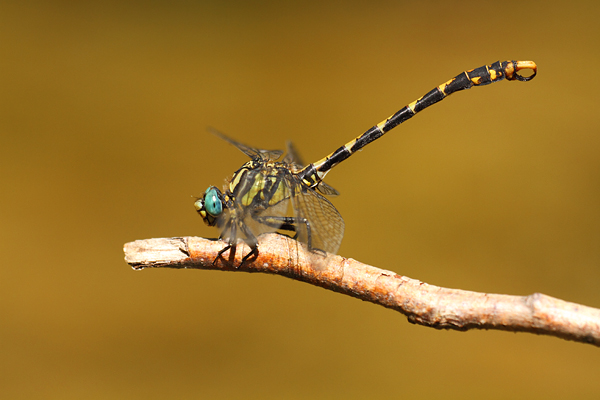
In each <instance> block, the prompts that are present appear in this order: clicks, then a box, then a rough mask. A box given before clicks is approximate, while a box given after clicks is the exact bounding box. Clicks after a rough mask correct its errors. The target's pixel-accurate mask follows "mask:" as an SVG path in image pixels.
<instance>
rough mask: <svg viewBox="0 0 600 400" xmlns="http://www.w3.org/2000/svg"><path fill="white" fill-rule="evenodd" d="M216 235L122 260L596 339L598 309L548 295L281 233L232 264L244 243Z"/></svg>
mask: <svg viewBox="0 0 600 400" xmlns="http://www.w3.org/2000/svg"><path fill="white" fill-rule="evenodd" d="M223 246H224V244H223V242H221V241H215V240H207V239H203V238H197V237H182V238H162V239H147V240H137V241H135V242H130V243H126V244H125V247H124V251H125V260H126V261H127V263H128V264H130V265H131V266H132V267H133V268H134V269H144V268H165V267H166V268H195V269H213V270H215V269H216V270H224V271H244V272H265V273H269V274H277V275H283V276H287V277H288V278H292V279H296V280H299V281H303V282H307V283H310V284H313V285H316V286H321V287H323V288H325V289H329V290H333V291H336V292H340V293H344V294H347V295H350V296H354V297H357V298H359V299H361V300H365V301H370V302H372V303H375V304H379V305H382V306H384V307H388V308H392V309H394V310H396V311H399V312H401V313H402V314H404V315H406V316H407V317H408V321H409V322H411V323H415V324H420V325H425V326H429V327H433V328H437V329H454V330H460V331H466V330H469V329H499V330H505V331H513V332H531V333H537V334H542V335H550V336H556V337H560V338H563V339H567V340H574V341H577V342H583V343H590V344H593V345H595V346H600V310H599V309H595V308H591V307H586V306H582V305H579V304H575V303H569V302H566V301H563V300H559V299H555V298H553V297H550V296H546V295H543V294H541V293H534V294H532V295H529V296H509V295H503V294H488V293H477V292H470V291H466V290H458V289H447V288H442V287H438V286H433V285H428V284H427V283H423V282H420V281H418V280H415V279H410V278H407V277H405V276H401V275H398V274H396V273H395V272H392V271H386V270H382V269H379V268H375V267H371V266H369V265H366V264H362V263H360V262H358V261H355V260H352V259H348V258H343V257H340V256H335V255H327V257H324V256H322V255H318V254H314V253H311V252H309V251H307V250H306V248H305V246H304V245H302V244H300V243H299V242H297V241H295V240H292V239H290V238H288V237H286V236H283V235H277V234H269V235H263V236H261V241H260V251H259V255H258V256H257V257H255V258H250V259H249V260H248V261H247V262H246V263H245V264H244V265H243V266H241V267H240V268H236V266H239V263H240V261H241V258H242V254H247V252H248V251H249V248H248V247H247V246H246V245H243V244H241V243H240V244H238V246H237V249H236V251H234V252H232V253H230V252H226V253H224V257H220V258H219V259H217V260H216V262H215V263H214V264H213V260H215V258H216V257H217V254H218V252H219V251H220V250H221V249H222V248H223Z"/></svg>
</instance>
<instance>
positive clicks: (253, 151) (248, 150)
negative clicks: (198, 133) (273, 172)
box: [208, 127, 283, 160]
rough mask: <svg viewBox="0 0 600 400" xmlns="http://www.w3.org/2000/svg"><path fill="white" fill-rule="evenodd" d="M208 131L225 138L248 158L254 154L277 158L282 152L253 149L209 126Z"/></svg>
mask: <svg viewBox="0 0 600 400" xmlns="http://www.w3.org/2000/svg"><path fill="white" fill-rule="evenodd" d="M208 131H209V132H210V133H212V134H213V135H215V136H218V137H220V138H221V139H223V140H225V141H226V142H228V143H230V144H232V145H234V146H235V147H237V148H238V149H239V150H240V151H241V152H242V153H244V154H245V155H247V156H248V157H250V158H254V157H256V156H260V157H261V158H262V159H263V160H277V159H278V158H279V157H281V155H282V154H283V150H261V149H255V148H253V147H250V146H247V145H245V144H243V143H240V142H238V141H235V140H233V139H232V138H230V137H228V136H226V135H225V134H223V133H222V132H219V131H218V130H216V129H214V128H211V127H209V128H208Z"/></svg>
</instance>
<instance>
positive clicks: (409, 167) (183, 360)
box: [0, 1, 600, 399]
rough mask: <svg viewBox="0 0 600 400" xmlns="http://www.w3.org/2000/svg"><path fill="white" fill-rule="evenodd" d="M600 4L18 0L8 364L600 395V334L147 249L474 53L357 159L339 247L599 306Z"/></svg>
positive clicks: (204, 380)
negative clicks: (198, 207) (241, 176)
mask: <svg viewBox="0 0 600 400" xmlns="http://www.w3.org/2000/svg"><path fill="white" fill-rule="evenodd" d="M599 11H600V6H599V4H598V2H596V1H570V2H564V1H547V2H523V1H521V2H517V1H505V2H481V1H464V2H451V1H411V2H408V1H382V2H307V1H298V2H293V1H283V2H257V3H249V2H248V3H246V2H229V3H219V2H203V1H198V2H191V1H169V2H157V1H154V2H106V1H104V2H93V1H92V2H59V1H50V2H11V1H8V2H3V4H2V5H1V6H0V56H1V58H0V81H1V82H2V84H1V86H0V135H1V136H0V138H1V139H0V146H1V147H0V165H1V167H2V169H1V170H2V181H3V188H4V192H3V195H2V196H1V197H0V201H1V205H2V207H1V208H2V211H1V214H0V215H1V224H2V230H1V232H2V240H1V242H0V243H1V246H2V258H3V260H2V261H3V263H2V269H1V271H2V272H1V276H0V289H1V291H0V296H1V300H0V316H1V319H2V321H1V328H0V350H1V354H2V356H1V361H0V387H1V389H0V390H1V391H2V393H3V396H2V397H3V398H7V399H8V398H10V399H31V398H39V399H67V398H68V399H71V398H87V399H96V398H97V399H107V398H118V399H162V398H178V399H184V398H194V399H197V398H211V399H219V398H223V399H224V398H228V399H231V398H239V399H250V398H260V399H269V398H289V399H300V398H311V399H329V398H346V399H364V398H412V399H418V398H440V397H444V398H487V399H506V398H544V399H564V398H567V397H568V398H592V397H594V396H597V395H598V393H600V379H599V376H600V374H599V373H600V353H599V351H598V349H597V348H595V347H593V346H589V345H584V344H579V343H573V342H567V341H564V340H561V339H557V338H551V337H544V336H535V335H531V334H522V333H520V334H512V333H507V332H496V331H480V332H466V333H460V332H451V331H437V330H433V329H428V328H424V327H421V326H415V325H411V324H409V323H407V321H406V318H405V317H403V316H402V315H400V314H398V313H396V312H394V311H391V310H387V309H383V308H381V307H377V306H375V305H372V304H369V303H364V302H360V301H358V300H356V299H353V298H350V297H345V296H341V295H339V294H335V293H332V292H328V291H325V290H322V289H320V288H316V287H313V286H309V285H306V284H303V283H299V282H295V281H292V280H288V279H285V278H281V277H276V276H267V275H259V274H254V275H250V274H244V273H223V272H214V271H193V270H144V271H142V272H135V271H133V270H132V269H131V268H130V267H129V266H128V265H127V264H126V263H125V262H124V261H123V253H122V246H123V244H124V243H125V242H128V241H132V240H136V239H145V238H152V237H170V236H188V235H197V236H204V237H215V236H217V235H218V232H216V231H215V230H214V229H211V228H208V227H205V226H204V225H203V223H202V220H201V219H200V217H199V216H198V215H197V214H196V213H195V211H194V208H193V199H192V198H191V197H190V196H191V195H201V194H202V193H203V192H204V190H205V188H206V187H207V186H209V185H212V184H214V185H219V186H220V185H221V184H222V182H223V179H224V178H225V177H227V176H228V175H229V174H231V173H232V172H233V171H234V170H236V169H237V168H238V167H239V166H240V165H241V164H242V163H243V162H245V161H246V157H245V156H244V155H243V154H242V153H240V152H239V151H237V150H236V149H235V148H233V147H231V146H229V145H228V144H227V143H225V142H223V141H221V140H219V139H218V138H216V137H214V136H212V135H210V134H208V133H207V131H206V127H207V126H214V127H216V128H218V129H219V130H221V131H223V132H225V133H227V134H228V135H230V136H232V137H234V138H236V139H238V140H240V141H242V142H245V143H248V144H250V145H253V146H256V147H262V148H281V147H283V146H284V143H285V141H286V140H288V139H293V140H294V142H295V144H296V146H297V147H298V149H299V150H300V151H301V152H302V155H303V156H304V158H305V159H306V160H308V161H316V160H317V159H319V158H321V157H323V156H325V155H326V154H328V153H329V152H331V151H332V150H334V149H336V148H337V147H339V146H340V145H342V144H343V143H345V142H347V141H349V140H350V139H352V138H354V137H355V136H356V135H358V134H360V133H362V132H363V131H364V130H366V129H367V128H369V127H371V126H372V125H374V124H375V123H377V122H379V121H380V120H382V119H383V118H385V117H387V116H389V115H390V114H392V113H393V112H395V111H396V110H398V109H399V108H401V107H402V106H404V105H405V104H407V103H409V102H410V101H412V100H414V99H416V98H417V97H419V96H421V95H422V94H424V93H426V92H427V91H429V90H430V89H432V88H433V87H435V86H436V85H438V84H440V83H442V82H444V81H446V80H447V79H449V78H451V77H453V76H455V75H457V74H458V73H460V72H461V71H463V70H465V69H470V68H475V67H478V66H481V65H484V64H489V63H492V62H494V61H496V60H505V59H521V60H529V59H531V60H534V61H535V62H536V63H537V64H538V66H539V74H538V76H537V77H536V79H534V80H533V81H531V82H528V83H520V82H501V83H498V84H495V85H492V86H488V87H484V88H476V89H473V90H470V91H467V92H461V93H459V94H456V95H454V96H452V97H451V98H450V99H448V100H446V101H444V102H442V103H440V104H438V105H436V106H434V107H432V108H430V109H428V110H427V111H425V112H423V113H422V114H420V115H419V116H417V117H416V118H414V119H413V120H411V121H409V122H407V123H406V124H404V125H403V126H401V127H399V128H397V129H396V130H395V131H393V132H392V133H390V134H389V135H387V136H386V137H385V138H382V139H381V140H379V141H377V142H375V143H373V144H372V145H370V146H368V147H367V148H366V149H365V150H364V151H363V152H361V153H360V154H358V155H355V156H354V157H352V158H351V159H349V160H348V161H346V162H345V163H343V164H341V165H340V166H338V167H337V168H336V169H335V170H333V171H332V172H331V173H330V174H329V175H328V180H327V182H328V183H330V184H331V185H332V186H334V187H335V188H336V189H338V190H339V191H340V192H341V193H342V195H341V196H340V197H338V198H335V199H333V202H334V204H335V205H336V207H337V208H338V209H339V211H340V212H341V214H342V215H343V216H344V218H345V221H346V234H345V238H344V242H343V243H342V247H341V249H340V251H339V254H340V255H342V256H345V257H352V258H355V259H358V260H360V261H362V262H365V263H368V264H371V265H375V266H377V267H380V268H385V269H391V270H393V271H395V272H397V273H399V274H402V275H406V276H409V277H411V278H415V279H419V280H422V281H425V282H428V283H431V284H435V285H440V286H445V287H452V288H460V289H466V290H474V291H482V292H492V293H506V294H514V295H527V294H531V293H534V292H542V293H545V294H548V295H551V296H554V297H558V298H561V299H564V300H568V301H572V302H577V303H581V304H585V305H589V306H592V307H600V290H599V287H600V207H599V205H600V116H599V114H598V111H597V108H598V93H600V79H599V76H600V75H598V64H599V62H600V47H599V46H598V43H600V28H599V25H598V18H597V17H598V15H599Z"/></svg>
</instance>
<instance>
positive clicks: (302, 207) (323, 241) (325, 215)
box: [289, 176, 344, 254]
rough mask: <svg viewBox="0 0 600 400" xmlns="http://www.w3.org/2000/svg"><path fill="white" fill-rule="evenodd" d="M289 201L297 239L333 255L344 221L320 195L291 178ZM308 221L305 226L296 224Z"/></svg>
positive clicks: (339, 239)
mask: <svg viewBox="0 0 600 400" xmlns="http://www.w3.org/2000/svg"><path fill="white" fill-rule="evenodd" d="M290 178H291V181H290V183H289V185H290V189H291V194H292V196H291V200H292V206H293V209H294V217H295V218H296V220H297V221H298V222H297V226H296V227H297V233H298V240H300V241H301V242H303V243H307V244H310V247H311V248H312V249H319V250H323V251H326V252H328V253H332V254H336V253H337V251H338V250H339V248H340V244H341V243H342V238H343V237H344V219H343V218H342V216H341V215H340V213H339V212H338V211H337V210H336V209H335V207H334V206H333V204H331V203H330V202H329V200H327V199H326V198H325V197H323V196H322V195H321V194H319V193H317V192H316V191H315V190H313V189H311V188H309V187H307V186H305V185H303V184H302V183H301V182H299V181H297V180H296V179H297V178H296V177H295V176H290ZM304 220H307V221H308V226H307V224H304V223H301V222H299V221H304Z"/></svg>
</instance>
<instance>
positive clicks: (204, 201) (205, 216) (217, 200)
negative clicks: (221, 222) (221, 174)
mask: <svg viewBox="0 0 600 400" xmlns="http://www.w3.org/2000/svg"><path fill="white" fill-rule="evenodd" d="M223 204H224V200H223V194H222V193H221V191H220V190H219V189H218V188H216V187H215V186H210V187H209V188H208V189H206V192H204V196H202V198H201V199H198V200H196V202H195V203H194V207H195V208H196V212H197V213H198V214H200V216H201V217H202V220H203V221H204V223H205V224H206V225H208V226H215V225H216V224H217V221H218V219H219V218H220V217H221V215H222V214H223Z"/></svg>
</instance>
